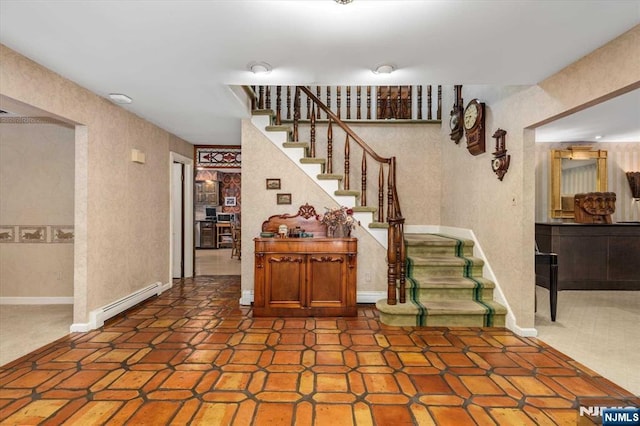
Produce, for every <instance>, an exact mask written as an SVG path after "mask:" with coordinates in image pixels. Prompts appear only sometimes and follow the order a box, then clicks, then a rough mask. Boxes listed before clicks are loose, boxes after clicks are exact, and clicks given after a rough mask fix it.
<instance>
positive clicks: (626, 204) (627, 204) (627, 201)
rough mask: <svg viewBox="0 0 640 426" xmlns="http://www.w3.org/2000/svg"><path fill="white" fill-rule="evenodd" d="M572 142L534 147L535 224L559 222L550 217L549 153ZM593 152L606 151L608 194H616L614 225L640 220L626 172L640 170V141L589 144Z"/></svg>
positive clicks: (637, 203) (639, 209)
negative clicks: (609, 192)
mask: <svg viewBox="0 0 640 426" xmlns="http://www.w3.org/2000/svg"><path fill="white" fill-rule="evenodd" d="M570 145H572V144H571V143H537V144H536V147H535V149H536V222H552V221H560V220H559V219H552V218H550V217H549V176H550V175H549V173H550V170H549V168H550V163H551V161H550V159H549V152H550V150H552V149H567V147H568V146H570ZM590 145H591V147H592V149H594V150H595V149H603V150H605V151H607V184H608V188H607V190H608V191H611V192H615V193H616V212H615V213H614V214H613V215H612V216H611V219H612V220H613V221H614V222H624V221H636V222H637V221H640V202H638V201H633V199H632V198H631V189H630V188H629V182H628V181H627V176H626V175H625V172H637V171H640V142H633V143H592V144H590Z"/></svg>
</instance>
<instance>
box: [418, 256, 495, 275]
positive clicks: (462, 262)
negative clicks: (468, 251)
mask: <svg viewBox="0 0 640 426" xmlns="http://www.w3.org/2000/svg"><path fill="white" fill-rule="evenodd" d="M483 266H484V261H483V260H482V259H479V258H477V257H455V256H426V257H422V256H410V257H409V256H408V257H407V271H406V273H407V276H410V277H413V278H414V279H416V280H419V281H420V280H428V279H430V278H434V277H481V276H482V268H483Z"/></svg>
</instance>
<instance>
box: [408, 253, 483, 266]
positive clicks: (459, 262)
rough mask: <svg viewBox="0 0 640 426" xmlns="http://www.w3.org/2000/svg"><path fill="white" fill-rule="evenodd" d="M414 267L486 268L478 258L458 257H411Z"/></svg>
mask: <svg viewBox="0 0 640 426" xmlns="http://www.w3.org/2000/svg"><path fill="white" fill-rule="evenodd" d="M409 257H410V258H411V261H412V262H413V266H414V267H417V266H427V267H429V266H465V265H467V264H471V265H473V266H484V260H482V259H480V258H478V257H473V256H470V257H456V256H415V255H414V256H409Z"/></svg>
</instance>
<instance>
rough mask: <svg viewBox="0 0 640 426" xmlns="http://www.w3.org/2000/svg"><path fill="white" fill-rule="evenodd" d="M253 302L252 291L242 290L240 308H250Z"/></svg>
mask: <svg viewBox="0 0 640 426" xmlns="http://www.w3.org/2000/svg"><path fill="white" fill-rule="evenodd" d="M252 302H253V290H242V297H240V304H241V305H242V306H251V303H252Z"/></svg>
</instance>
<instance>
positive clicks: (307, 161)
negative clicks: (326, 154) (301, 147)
mask: <svg viewBox="0 0 640 426" xmlns="http://www.w3.org/2000/svg"><path fill="white" fill-rule="evenodd" d="M303 143H305V144H306V145H305V148H306V147H307V146H309V145H308V142H303ZM326 162H327V160H325V159H324V158H311V157H304V158H301V159H300V163H302V164H324V163H326Z"/></svg>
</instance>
